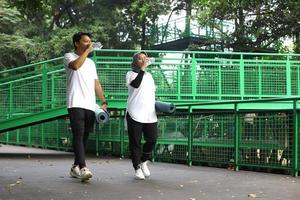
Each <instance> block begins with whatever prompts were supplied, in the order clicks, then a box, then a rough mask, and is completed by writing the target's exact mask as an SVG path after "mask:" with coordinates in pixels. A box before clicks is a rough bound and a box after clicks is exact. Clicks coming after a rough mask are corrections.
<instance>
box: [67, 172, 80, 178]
mask: <svg viewBox="0 0 300 200" xmlns="http://www.w3.org/2000/svg"><path fill="white" fill-rule="evenodd" d="M70 176H71V178H81V177H80V176H77V175H75V174H72V173H70Z"/></svg>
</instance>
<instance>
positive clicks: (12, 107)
mask: <svg viewBox="0 0 300 200" xmlns="http://www.w3.org/2000/svg"><path fill="white" fill-rule="evenodd" d="M13 102H14V93H13V86H12V84H9V113H10V114H11V113H13V112H14V103H13ZM9 117H10V116H9Z"/></svg>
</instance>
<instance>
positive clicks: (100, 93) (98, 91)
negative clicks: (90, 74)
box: [95, 79, 107, 110]
mask: <svg viewBox="0 0 300 200" xmlns="http://www.w3.org/2000/svg"><path fill="white" fill-rule="evenodd" d="M95 92H96V96H97V97H98V98H99V99H100V101H101V102H102V106H101V108H102V109H105V110H106V109H107V102H106V101H105V97H104V92H103V89H102V86H101V83H100V81H99V80H98V79H95Z"/></svg>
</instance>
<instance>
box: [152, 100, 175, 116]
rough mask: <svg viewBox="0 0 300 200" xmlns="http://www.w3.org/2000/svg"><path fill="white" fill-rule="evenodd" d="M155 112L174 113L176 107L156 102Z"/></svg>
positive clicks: (171, 104)
mask: <svg viewBox="0 0 300 200" xmlns="http://www.w3.org/2000/svg"><path fill="white" fill-rule="evenodd" d="M155 110H156V111H157V112H164V113H174V112H175V110H176V106H175V105H174V104H173V103H167V102H162V101H155Z"/></svg>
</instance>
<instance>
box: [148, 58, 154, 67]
mask: <svg viewBox="0 0 300 200" xmlns="http://www.w3.org/2000/svg"><path fill="white" fill-rule="evenodd" d="M154 63H155V58H153V57H150V58H148V65H153V64H154Z"/></svg>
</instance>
